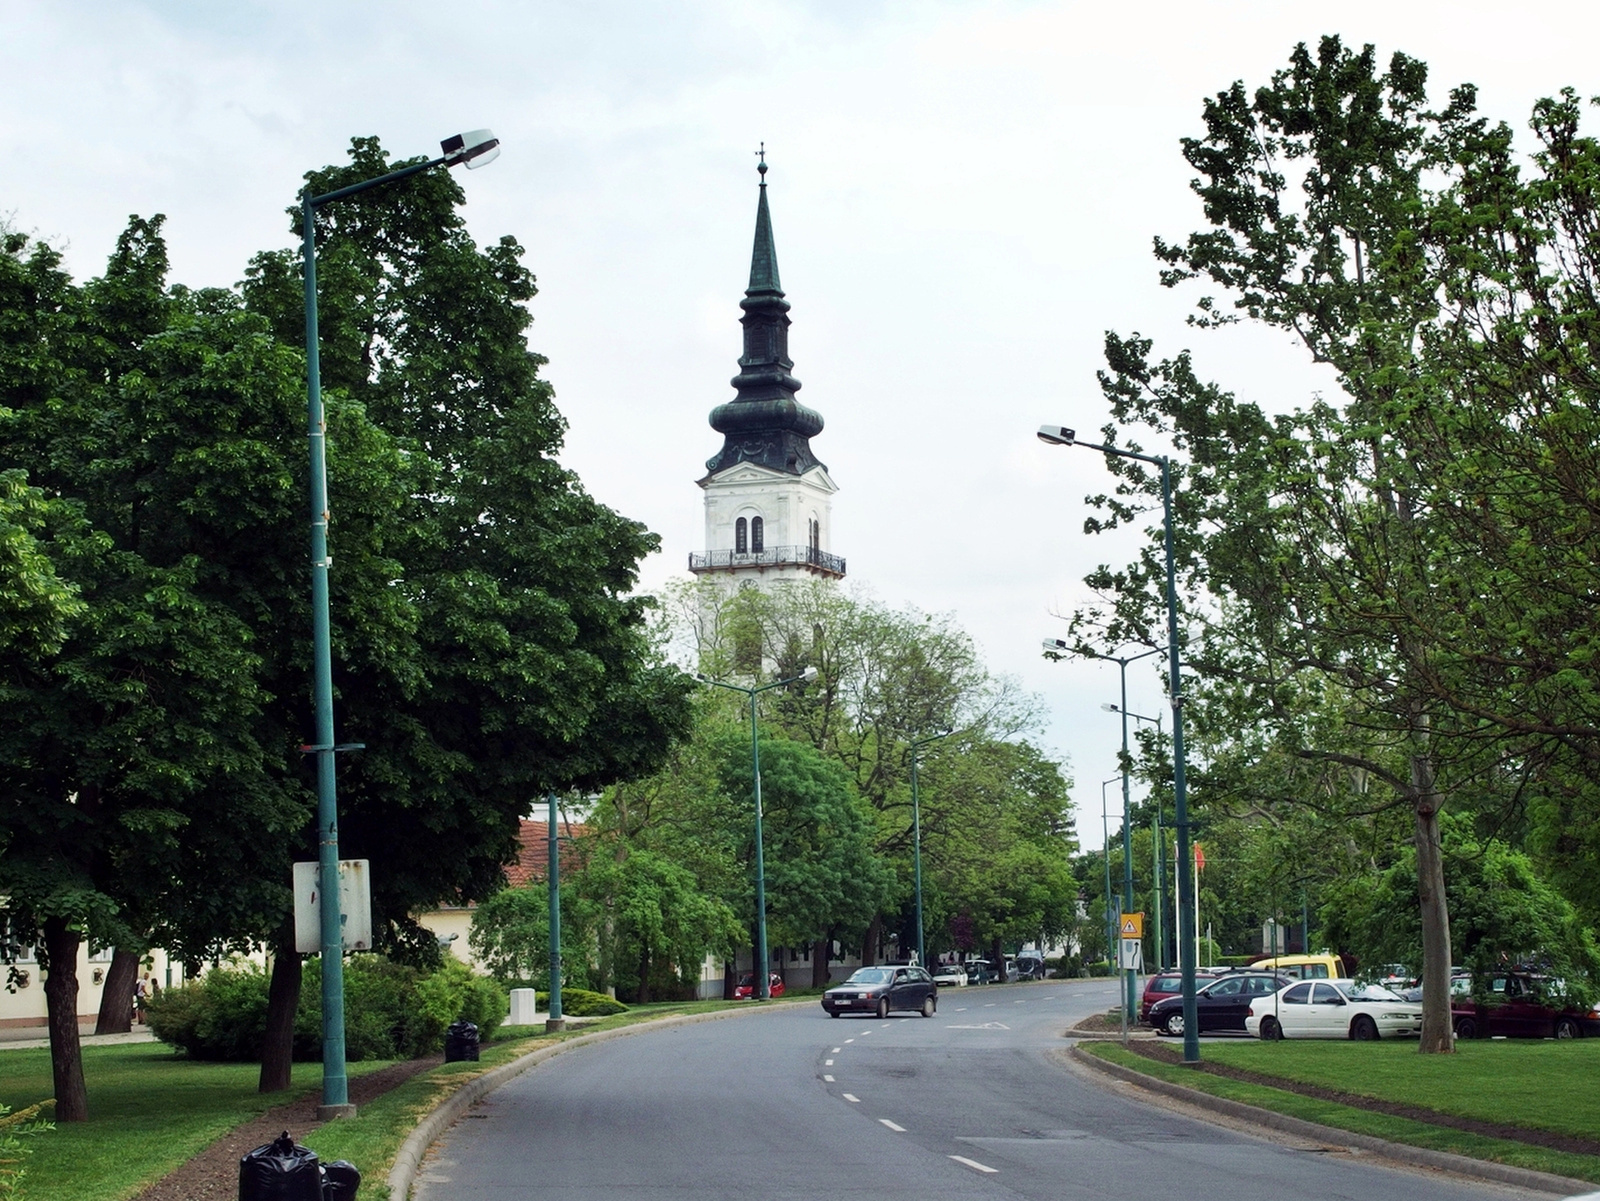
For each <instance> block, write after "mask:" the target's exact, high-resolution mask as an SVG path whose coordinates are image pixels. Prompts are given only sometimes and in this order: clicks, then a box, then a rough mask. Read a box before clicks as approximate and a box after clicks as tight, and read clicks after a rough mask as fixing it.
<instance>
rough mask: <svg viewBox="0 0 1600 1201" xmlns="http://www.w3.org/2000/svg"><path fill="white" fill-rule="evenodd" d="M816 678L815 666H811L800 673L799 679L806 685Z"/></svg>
mask: <svg viewBox="0 0 1600 1201" xmlns="http://www.w3.org/2000/svg"><path fill="white" fill-rule="evenodd" d="M816 678H817V668H816V664H812V665H811V666H810V667H808V668H806V669H805V670H804V671H803V672H801V673H800V679H801V680H803V681H804V682H805V683H807V684H809V683H811V681H812V680H814V679H816Z"/></svg>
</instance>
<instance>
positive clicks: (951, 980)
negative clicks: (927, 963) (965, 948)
mask: <svg viewBox="0 0 1600 1201" xmlns="http://www.w3.org/2000/svg"><path fill="white" fill-rule="evenodd" d="M933 982H934V983H935V984H938V985H942V986H944V987H945V988H965V987H966V986H967V969H966V968H964V967H962V966H961V965H960V964H959V963H941V964H939V965H937V966H936V967H935V968H934V969H933Z"/></svg>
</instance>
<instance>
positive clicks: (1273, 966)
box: [1250, 951, 1346, 980]
mask: <svg viewBox="0 0 1600 1201" xmlns="http://www.w3.org/2000/svg"><path fill="white" fill-rule="evenodd" d="M1250 966H1251V967H1252V968H1262V969H1266V970H1274V971H1278V972H1282V973H1283V974H1284V975H1285V976H1293V977H1294V978H1295V979H1297V980H1343V979H1345V978H1346V973H1345V970H1344V960H1342V959H1340V958H1339V957H1338V956H1337V955H1331V954H1329V953H1328V952H1327V951H1324V952H1322V953H1321V954H1320V955H1279V956H1277V957H1276V958H1273V957H1272V956H1270V955H1269V956H1267V957H1266V958H1265V959H1257V960H1256V961H1255V962H1254V963H1252V964H1251V965H1250Z"/></svg>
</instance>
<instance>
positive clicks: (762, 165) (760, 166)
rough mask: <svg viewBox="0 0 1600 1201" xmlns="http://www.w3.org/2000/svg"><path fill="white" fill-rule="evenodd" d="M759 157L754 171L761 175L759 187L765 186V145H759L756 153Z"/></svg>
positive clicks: (763, 143)
mask: <svg viewBox="0 0 1600 1201" xmlns="http://www.w3.org/2000/svg"><path fill="white" fill-rule="evenodd" d="M756 154H758V155H759V156H760V157H761V162H760V163H758V164H757V165H756V170H757V171H759V172H760V173H761V186H762V187H766V186H767V144H766V143H765V142H762V143H761V149H760V150H757V151H756Z"/></svg>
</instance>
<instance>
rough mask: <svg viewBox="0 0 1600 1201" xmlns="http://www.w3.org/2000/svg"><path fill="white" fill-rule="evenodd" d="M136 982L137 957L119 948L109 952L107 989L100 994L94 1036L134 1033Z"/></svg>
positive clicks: (137, 975) (137, 979) (137, 973)
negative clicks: (98, 1012) (134, 991)
mask: <svg viewBox="0 0 1600 1201" xmlns="http://www.w3.org/2000/svg"><path fill="white" fill-rule="evenodd" d="M138 982H139V954H138V952H137V951H124V950H123V949H122V948H121V947H118V948H117V949H116V950H114V951H112V952H111V966H110V967H109V968H107V969H106V985H105V988H104V989H103V990H101V993H100V1016H99V1017H98V1018H97V1019H96V1020H95V1024H94V1032H95V1033H96V1034H126V1033H128V1031H130V1030H132V1029H133V986H134V985H135V984H137V983H138Z"/></svg>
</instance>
